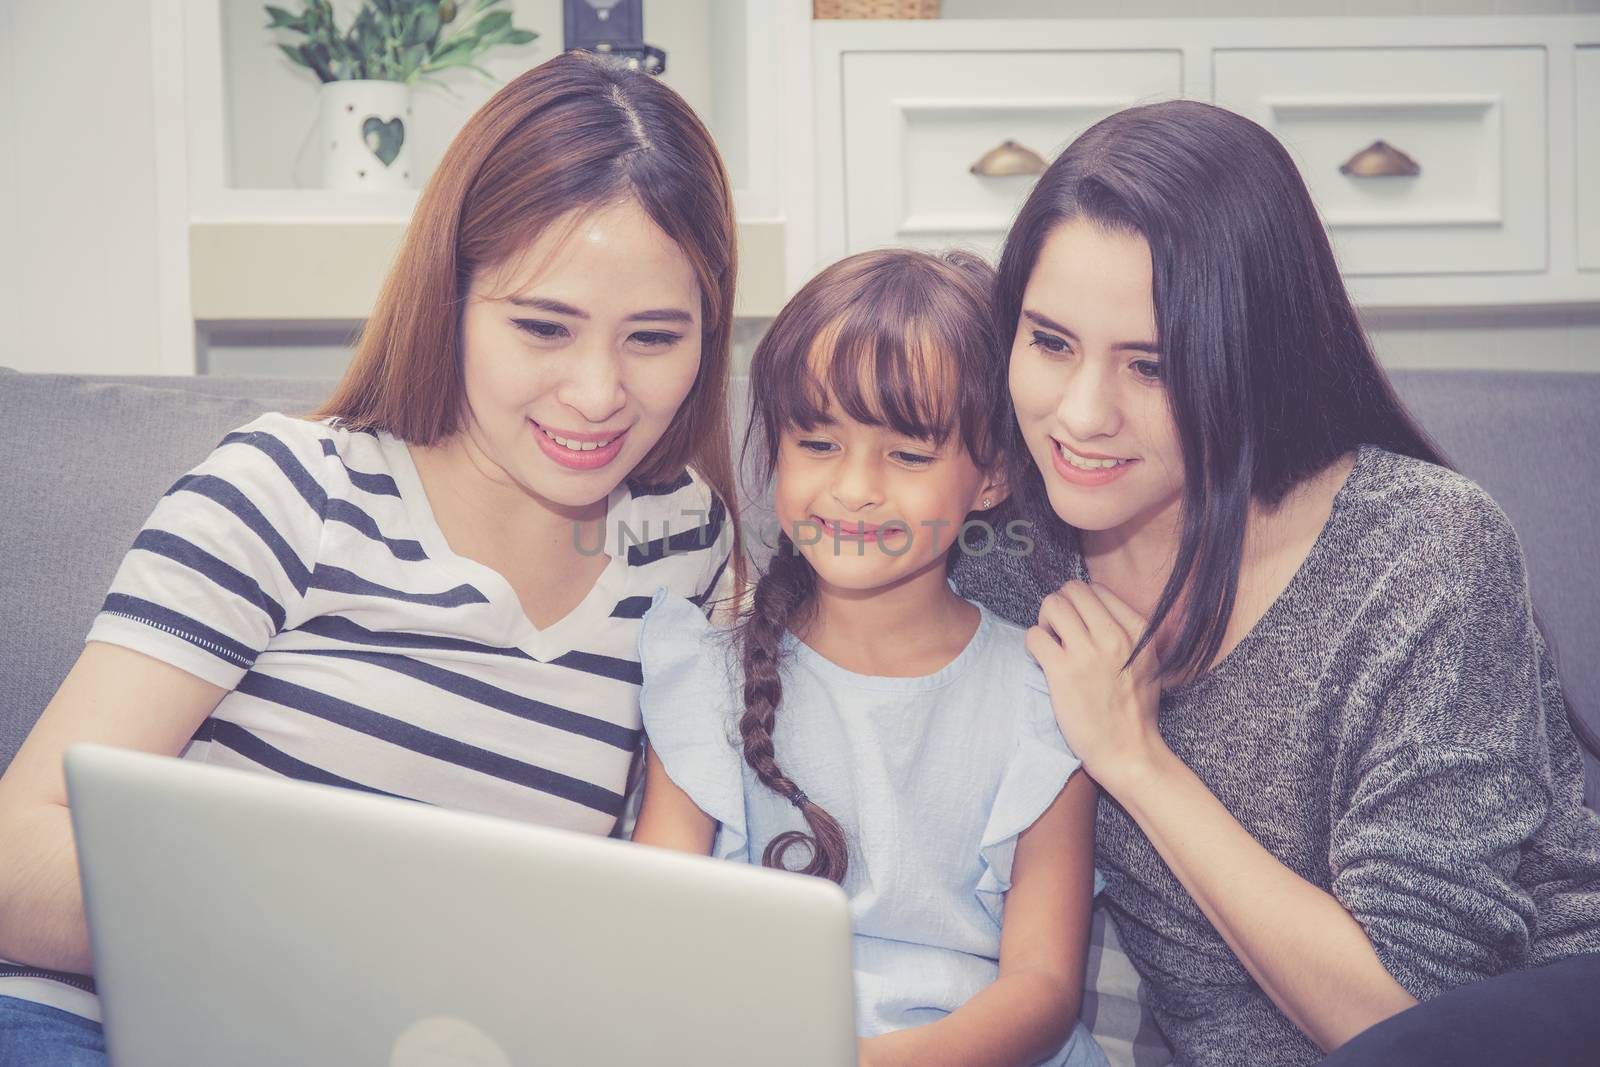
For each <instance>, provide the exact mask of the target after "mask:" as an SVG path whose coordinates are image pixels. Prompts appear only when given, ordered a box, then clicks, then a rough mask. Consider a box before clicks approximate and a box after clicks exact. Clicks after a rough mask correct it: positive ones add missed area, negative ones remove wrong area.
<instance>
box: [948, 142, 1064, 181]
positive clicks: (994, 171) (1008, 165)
mask: <svg viewBox="0 0 1600 1067" xmlns="http://www.w3.org/2000/svg"><path fill="white" fill-rule="evenodd" d="M967 169H968V170H970V171H971V172H972V173H973V174H978V175H981V176H983V177H985V178H1000V177H1006V176H1009V175H1012V174H1043V173H1044V169H1045V161H1044V157H1043V156H1041V155H1040V154H1039V153H1037V152H1035V151H1034V150H1033V149H1031V148H1027V147H1025V146H1023V145H1020V144H1018V143H1017V142H1015V141H1013V140H1011V139H1010V138H1009V137H1008V138H1006V139H1005V140H1004V141H1001V142H1000V143H999V144H997V145H995V146H994V147H993V148H991V149H989V151H987V152H985V153H984V154H983V155H981V156H979V157H978V161H977V162H976V163H974V164H973V165H972V166H971V167H968V168H967Z"/></svg>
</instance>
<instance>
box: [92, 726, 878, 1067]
mask: <svg viewBox="0 0 1600 1067" xmlns="http://www.w3.org/2000/svg"><path fill="white" fill-rule="evenodd" d="M66 776H67V791H68V794H69V797H70V800H71V807H72V821H73V828H74V830H75V832H76V835H77V842H78V856H79V861H80V864H81V866H82V870H83V884H84V895H85V901H86V904H87V907H88V913H89V931H90V937H91V940H92V943H93V946H94V955H95V977H96V979H97V981H98V983H99V989H100V994H101V997H102V1008H103V1011H104V1017H105V1027H106V1038H107V1042H108V1044H109V1048H110V1052H111V1058H112V1063H113V1064H114V1065H115V1067H157V1065H160V1067H171V1065H189V1064H193V1065H196V1067H199V1065H206V1067H212V1065H215V1064H230V1065H237V1067H248V1065H253V1064H261V1065H268V1064H270V1065H272V1067H281V1065H283V1064H333V1065H338V1067H355V1065H359V1064H375V1065H390V1067H443V1065H446V1064H448V1065H451V1067H509V1065H512V1064H516V1065H523V1064H528V1065H544V1064H550V1065H559V1067H580V1065H584V1064H596V1065H602V1064H603V1065H606V1067H621V1065H627V1064H651V1065H658V1064H660V1065H666V1064H685V1065H690V1064H692V1065H694V1067H707V1065H710V1067H716V1065H722V1064H728V1065H734V1064H745V1063H761V1064H766V1065H771V1067H791V1065H792V1067H831V1065H839V1067H847V1065H853V1064H854V1063H855V1062H856V1060H855V1053H856V1040H855V1019H854V1007H853V996H852V989H851V978H850V919H849V912H848V908H847V904H846V900H845V897H844V894H843V893H842V892H840V890H839V889H838V887H837V886H835V885H833V884H832V883H830V882H826V881H823V880H821V879H816V878H805V877H801V876H799V875H792V874H786V873H782V872H777V871H769V870H761V869H757V868H752V867H747V866H743V865H740V864H732V863H723V862H719V861H715V860H710V859H705V858H701V857H696V856H686V855H681V854H676V853H670V852H665V851H661V850H658V849H652V848H646V847H643V846H639V845H630V844H626V843H623V842H620V841H610V840H604V839H598V838H593V837H589V836H585V835H580V834H574V833H567V832H563V831H559V830H550V829H543V828H538V827H531V826H525V825H522V824H520V823H515V822H510V821H507V820H503V819H496V818H491V817H488V816H477V815H466V814H462V813H459V812H448V811H441V810H438V809H435V808H430V807H427V806H424V805H421V804H413V803H409V802H407V801H402V800H394V799H389V798H384V797H375V796H369V795H363V794H359V793H356V792H353V791H350V790H344V789H336V788H333V787H330V786H321V785H308V784H305V783H298V782H287V781H284V780H282V779H279V778H274V777H270V776H268V775H263V774H252V773H248V772H243V771H236V770H225V769H220V768H216V767H207V766H203V765H200V764H196V763H191V762H185V761H181V760H175V759H168V758H163V757H158V756H150V755H145V754H142V753H136V752H128V751H123V750H118V749H111V748H104V747H100V746H94V745H78V746H74V747H73V748H71V749H69V750H68V752H67V755H66Z"/></svg>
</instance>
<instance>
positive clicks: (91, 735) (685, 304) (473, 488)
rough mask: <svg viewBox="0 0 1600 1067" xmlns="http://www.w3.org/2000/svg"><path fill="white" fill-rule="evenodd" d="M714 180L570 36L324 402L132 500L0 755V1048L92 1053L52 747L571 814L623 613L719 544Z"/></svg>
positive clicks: (731, 535) (723, 533)
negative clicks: (20, 739)
mask: <svg viewBox="0 0 1600 1067" xmlns="http://www.w3.org/2000/svg"><path fill="white" fill-rule="evenodd" d="M733 289H734V220H733V210H732V198H731V194H730V191H729V185H728V180H727V176H726V173H725V171H724V168H723V165H722V162H721V160H720V158H719V156H718V154H717V151H716V148H715V146H714V144H713V143H712V141H711V138H710V136H709V134H708V133H707V132H706V130H705V128H704V127H703V126H702V125H701V123H700V122H699V120H698V119H696V118H695V116H694V114H693V112H692V111H690V109H689V108H688V106H687V105H686V104H685V103H684V102H683V101H682V100H681V99H680V98H679V97H678V96H676V95H675V94H674V93H673V92H672V91H671V90H670V89H668V88H667V87H666V86H665V85H662V84H661V83H659V82H657V81H655V80H654V79H652V78H650V77H648V76H646V75H642V74H636V73H629V72H626V71H622V70H619V69H616V68H614V67H612V66H609V65H606V64H604V63H603V62H601V61H599V60H597V59H594V58H592V57H586V56H584V55H582V54H578V53H572V54H567V55H563V56H560V57H557V58H555V59H552V60H550V61H549V62H547V63H545V64H543V65H542V66H540V67H538V68H536V69H535V70H532V71H530V72H528V73H527V74H524V75H522V76H521V77H519V78H518V79H516V80H515V81H513V82H512V83H510V84H509V85H507V86H506V87H505V88H504V89H503V90H501V91H500V92H499V93H498V94H497V95H496V96H495V97H494V98H493V99H492V100H490V101H489V103H488V104H486V105H485V106H484V107H483V109H482V110H480V111H479V112H478V113H477V114H475V115H474V116H473V117H472V118H471V119H470V120H469V122H468V123H467V124H466V126H465V127H464V128H463V130H462V131H461V133H460V134H459V135H458V136H457V138H456V140H455V141H454V143H453V144H452V145H451V146H450V149H449V151H448V152H447V153H446V155H445V157H444V159H443V161H442V162H441V163H440V165H439V168H438V170H437V171H436V172H435V173H434V175H433V176H432V178H431V179H430V181H429V182H428V185H427V188H426V189H425V190H424V192H423V194H422V196H421V199H420V202H419V204H418V206H417V211H416V214H415V217H414V218H413V220H412V223H411V225H410V227H409V228H408V230H407V233H406V238H405V243H404V247H403V248H402V251H401V253H400V255H399V257H398V260H397V261H396V264H395V266H394V268H393V270H392V271H391V273H390V276H389V278H388V280H387V283H386V285H385V287H384V290H383V293H382V296H381V297H380V299H379V302H378V306H377V308H376V309H375V311H374V313H373V315H372V317H371V319H370V320H369V322H368V324H367V327H366V329H365V330H364V332H363V334H362V338H361V342H360V346H359V349H358V351H357V354H356V357H355V360H354V362H353V364H352V365H351V368H350V370H349V372H348V373H347V374H346V376H345V379H344V381H343V382H342V383H341V384H340V386H339V387H338V389H337V391H336V392H335V394H334V396H333V397H332V398H331V399H330V400H329V401H328V403H327V404H326V405H325V406H324V407H323V408H322V410H321V411H319V412H317V413H316V415H314V416H313V417H312V418H309V419H302V418H294V417H289V416H285V415H277V414H273V415H266V416H264V417H262V418H260V419H258V420H256V421H255V422H253V423H251V424H250V425H248V426H245V427H242V428H241V429H240V430H238V431H236V432H234V433H232V434H229V435H228V436H227V437H226V438H224V439H223V441H222V442H221V444H220V445H219V446H218V447H217V449H216V451H214V452H213V453H212V454H211V456H210V457H208V458H207V459H206V460H205V461H204V462H203V463H201V465H200V466H199V467H197V468H195V469H194V470H193V471H191V472H190V473H188V474H187V475H185V476H184V477H183V478H181V479H179V481H178V483H177V484H176V485H175V486H173V488H172V489H171V490H170V491H169V492H168V493H167V495H166V496H165V497H163V498H162V500H161V501H160V502H159V503H158V504H157V506H156V508H155V511H154V512H153V514H152V515H151V517H150V519H149V521H148V522H147V523H146V525H145V528H144V529H143V531H142V532H141V533H140V534H139V536H138V539H137V540H136V541H135V543H134V546H133V549H132V551H130V552H129V554H128V556H127V557H126V559H125V560H124V562H123V564H122V567H121V569H120V570H119V571H118V573H117V576H116V578H115V580H114V582H113V585H112V588H111V591H110V593H109V595H108V596H107V598H106V602H105V606H104V608H103V610H102V612H101V614H100V615H99V617H98V618H97V619H96V621H95V623H94V626H93V628H92V629H91V631H90V633H89V637H88V643H87V645H86V647H85V649H84V651H83V653H82V655H81V657H80V658H79V660H78V661H77V663H76V665H75V666H74V667H73V669H72V671H71V673H70V674H69V675H68V676H67V679H66V681H65V682H64V683H63V684H62V686H61V688H60V690H59V691H58V692H57V694H56V696H55V698H54V699H53V700H52V701H51V702H50V704H49V706H48V707H47V708H46V709H45V711H44V713H43V715H42V716H41V717H40V719H39V722H38V724H37V725H36V726H35V728H34V730H33V732H32V734H31V735H30V736H29V738H28V740H27V742H26V743H25V744H24V745H23V747H22V750H21V751H20V752H19V753H18V755H17V758H16V760H15V761H14V762H13V763H12V764H11V765H10V767H9V769H8V770H7V772H6V774H5V777H4V779H0V854H3V855H4V856H5V857H6V862H5V863H4V864H3V865H0V957H3V958H4V959H5V960H9V961H15V962H14V963H13V964H10V965H5V964H0V1067H11V1065H13V1064H21V1063H30V1062H50V1063H53V1064H77V1063H103V1062H104V1040H103V1036H102V1035H101V1033H100V1030H99V1026H98V1022H97V1020H98V1003H97V1001H96V1000H95V997H94V995H93V985H92V983H91V982H90V981H89V980H88V979H87V978H84V977H79V976H85V975H88V974H89V973H90V972H91V970H92V962H93V961H92V960H91V958H90V948H89V938H88V931H87V927H86V923H85V919H84V912H83V901H82V896H81V891H80V889H79V882H78V869H77V860H76V856H75V853H74V846H73V839H72V832H71V826H70V822H69V818H68V811H67V797H66V792H65V786H64V783H63V779H62V773H61V757H62V752H63V750H64V749H65V748H66V746H68V745H70V744H73V743H75V742H80V741H96V742H100V743H103V744H111V745H119V746H124V747H128V748H135V749H143V750H146V751H151V752H165V753H170V754H172V755H179V756H182V757H183V758H186V759H198V760H204V761H206V762H209V763H213V764H218V765H223V766H229V767H239V768H245V769H249V770H254V771H260V772H265V773H271V774H278V775H283V776H286V777H290V778H296V779H301V780H306V781H314V782H322V783H331V784H336V785H341V786H346V787H349V788H353V789H361V790H367V791H371V792H375V793H383V794H389V795H394V796H400V797H406V798H410V799H414V800H417V801H421V802H424V803H429V804H438V805H443V806H447V807H451V808H460V809H465V810H471V811H478V812H488V813H493V814H497V815H502V816H507V817H511V818H518V819H525V820H528V821H530V822H536V823H541V824H544V825H548V826H559V827H566V828H569V829H574V830H580V831H586V832H591V833H597V834H605V833H608V832H610V831H611V830H612V828H613V826H614V825H615V823H616V821H617V818H618V815H619V814H620V812H621V810H622V804H623V793H624V791H625V783H626V781H627V779H628V775H629V770H630V766H631V765H632V762H633V759H634V755H635V752H636V750H637V748H638V741H639V737H640V730H639V725H640V724H639V709H638V699H637V691H638V684H639V664H638V661H637V653H636V651H635V650H636V646H637V629H638V625H639V618H640V617H641V616H642V614H643V612H644V609H645V608H646V607H648V606H649V603H650V597H651V594H652V593H653V592H654V591H655V590H656V589H658V588H661V587H665V588H667V589H669V590H671V591H673V592H677V593H680V594H682V595H684V596H688V597H691V598H693V599H694V600H695V601H696V603H699V604H702V605H705V603H706V601H707V600H708V599H709V598H710V597H711V596H712V594H713V590H714V589H715V588H716V587H717V586H718V584H719V581H720V580H722V579H724V578H725V577H727V575H728V561H729V559H730V557H731V558H734V559H738V558H740V557H739V555H738V553H737V551H736V547H737V531H736V521H735V518H734V515H733V514H732V513H731V512H730V511H729V510H728V509H727V508H726V506H725V504H724V501H727V500H731V499H733V496H732V491H731V486H732V469H731V468H732V465H731V462H730V458H729V449H728V428H727V416H726V388H727V378H728V341H729V330H730V326H731V320H732V305H733Z"/></svg>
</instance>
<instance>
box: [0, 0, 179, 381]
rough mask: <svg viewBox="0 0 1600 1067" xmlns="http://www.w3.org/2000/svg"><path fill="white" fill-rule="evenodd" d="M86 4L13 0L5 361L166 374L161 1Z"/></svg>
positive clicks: (3, 80) (2, 212)
mask: <svg viewBox="0 0 1600 1067" xmlns="http://www.w3.org/2000/svg"><path fill="white" fill-rule="evenodd" d="M84 8H85V5H83V4H81V3H74V4H63V3H56V2H53V0H0V366H9V367H15V368H17V369H20V370H34V371H77V372H105V373H116V372H127V371H130V370H133V371H144V372H153V371H154V370H156V369H157V368H158V367H159V365H160V362H161V361H160V355H159V351H158V350H159V339H160V331H161V324H160V316H161V304H160V293H159V285H158V281H157V278H158V275H159V262H158V235H157V223H156V220H157V209H156V203H157V190H156V151H157V147H156V146H157V137H156V128H155V121H156V120H155V109H154V103H153V81H154V69H153V60H152V49H151V5H150V3H149V0H99V2H98V3H95V4H93V8H94V10H93V11H92V12H86V11H85V9H84ZM89 25H92V27H93V32H92V33H86V32H85V30H84V28H85V26H89Z"/></svg>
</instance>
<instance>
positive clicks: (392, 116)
mask: <svg viewBox="0 0 1600 1067" xmlns="http://www.w3.org/2000/svg"><path fill="white" fill-rule="evenodd" d="M411 155H412V153H411V86H409V85H406V84H405V83H404V82H390V81H365V80H357V81H336V82H324V83H323V86H322V184H323V186H324V187H325V188H328V189H409V188H411Z"/></svg>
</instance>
